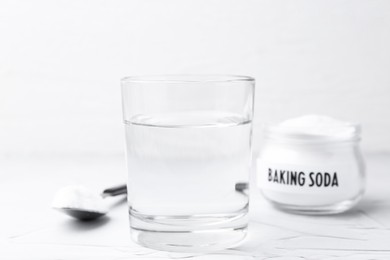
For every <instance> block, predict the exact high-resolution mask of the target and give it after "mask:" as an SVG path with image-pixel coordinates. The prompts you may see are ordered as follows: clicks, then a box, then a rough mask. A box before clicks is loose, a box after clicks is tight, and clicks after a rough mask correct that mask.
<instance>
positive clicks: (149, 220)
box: [130, 208, 248, 253]
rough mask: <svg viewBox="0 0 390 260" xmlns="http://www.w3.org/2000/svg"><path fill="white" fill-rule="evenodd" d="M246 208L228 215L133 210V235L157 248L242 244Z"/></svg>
mask: <svg viewBox="0 0 390 260" xmlns="http://www.w3.org/2000/svg"><path fill="white" fill-rule="evenodd" d="M247 224H248V216H247V208H245V209H244V210H242V211H240V212H238V213H235V214H229V215H222V214H218V215H191V216H150V215H141V214H140V213H138V212H134V211H130V232H131V238H132V239H133V240H134V241H135V242H136V243H138V244H140V245H142V246H145V247H148V248H151V249H156V250H162V251H170V252H186V253H205V252H214V251H219V250H223V249H226V248H230V247H234V246H237V245H238V244H240V242H242V241H243V240H244V238H245V236H246V233H247Z"/></svg>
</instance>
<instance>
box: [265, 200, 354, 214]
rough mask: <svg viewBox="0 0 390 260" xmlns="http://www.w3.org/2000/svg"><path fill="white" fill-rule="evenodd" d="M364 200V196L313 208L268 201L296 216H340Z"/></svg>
mask: <svg viewBox="0 0 390 260" xmlns="http://www.w3.org/2000/svg"><path fill="white" fill-rule="evenodd" d="M361 198H362V195H359V196H357V197H355V198H352V199H350V200H346V201H342V202H339V203H334V204H330V205H320V206H318V205H311V206H302V205H291V204H284V203H279V202H276V201H272V200H270V199H268V201H270V202H271V203H272V205H274V206H275V207H276V208H278V209H281V210H284V211H287V212H290V213H294V214H302V215H331V214H339V213H342V212H345V211H347V210H349V209H351V208H352V207H353V206H355V205H356V204H357V203H358V202H359V201H360V199H361Z"/></svg>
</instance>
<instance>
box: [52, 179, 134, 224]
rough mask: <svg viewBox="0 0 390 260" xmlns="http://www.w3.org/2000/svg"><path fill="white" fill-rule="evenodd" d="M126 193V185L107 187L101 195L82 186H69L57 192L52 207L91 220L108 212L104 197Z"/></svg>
mask: <svg viewBox="0 0 390 260" xmlns="http://www.w3.org/2000/svg"><path fill="white" fill-rule="evenodd" d="M126 193H127V187H126V185H120V186H116V187H111V188H108V189H105V190H104V191H103V192H102V193H101V194H100V196H99V195H97V194H94V193H93V192H91V191H89V190H88V189H86V188H85V187H82V186H68V187H64V188H63V189H61V190H59V191H58V192H57V194H56V196H55V198H54V200H53V205H52V207H53V208H54V209H56V210H59V211H61V212H63V213H65V214H67V215H69V216H71V217H73V218H76V219H78V220H84V221H90V220H94V219H97V218H100V217H102V216H104V215H106V214H107V213H108V210H109V208H108V207H107V206H106V205H105V204H104V198H106V197H113V196H117V195H122V194H126Z"/></svg>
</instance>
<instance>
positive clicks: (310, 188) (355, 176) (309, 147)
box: [257, 125, 365, 214]
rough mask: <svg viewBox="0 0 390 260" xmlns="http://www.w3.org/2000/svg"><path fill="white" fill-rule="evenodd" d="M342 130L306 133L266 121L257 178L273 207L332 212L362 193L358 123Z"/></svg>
mask: <svg viewBox="0 0 390 260" xmlns="http://www.w3.org/2000/svg"><path fill="white" fill-rule="evenodd" d="M348 129H349V131H348V133H347V134H341V135H310V134H303V133H304V131H299V129H296V128H294V129H291V128H290V129H286V127H280V126H270V127H267V128H266V129H265V133H264V144H263V147H262V150H261V152H260V157H259V159H258V161H257V172H258V174H257V178H258V184H259V186H260V188H261V191H262V193H263V195H264V197H265V198H266V199H267V200H269V201H270V202H271V203H272V204H273V205H275V206H276V207H277V208H280V209H283V210H287V211H291V212H295V213H301V214H334V213H340V212H343V211H346V210H348V209H350V208H351V207H353V206H354V205H355V204H356V203H357V202H358V201H359V200H360V199H361V197H362V195H363V193H364V185H365V170H364V168H365V167H364V162H363V157H362V154H361V151H360V147H359V142H360V127H359V126H358V125H349V128H348Z"/></svg>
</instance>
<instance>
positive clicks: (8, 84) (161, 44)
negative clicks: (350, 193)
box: [0, 0, 390, 156]
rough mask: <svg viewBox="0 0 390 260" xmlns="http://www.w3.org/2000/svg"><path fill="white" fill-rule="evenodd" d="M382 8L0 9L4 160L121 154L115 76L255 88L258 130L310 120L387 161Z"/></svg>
mask: <svg viewBox="0 0 390 260" xmlns="http://www.w3.org/2000/svg"><path fill="white" fill-rule="evenodd" d="M389 46H390V1H385V0H383V1H379V0H378V1H374V0H373V1H371V0H349V1H344V0H337V1H336V0H331V1H325V0H324V1H318V0H316V1H313V0H310V1H309V0H307V1H279V0H269V1H255V0H190V1H188V0H153V1H152V0H137V1H135V0H115V1H102V0H84V1H69V0H62V1H53V0H36V1H21V0H10V1H7V0H1V1H0V154H1V155H5V156H13V155H15V156H18V155H19V154H23V155H30V154H43V155H46V154H58V155H66V154H73V155H75V154H80V155H81V154H96V155H109V154H112V155H119V154H123V152H124V133H123V132H124V131H123V126H122V119H121V98H120V87H119V80H120V78H122V77H123V76H128V75H140V74H167V73H168V74H172V73H233V74H244V75H250V76H254V77H255V78H256V80H257V90H256V91H257V93H256V129H255V133H256V144H257V143H258V139H259V135H260V126H261V124H263V123H265V122H270V121H278V120H282V119H286V118H289V117H292V116H298V115H302V114H307V113H322V114H327V115H331V116H334V117H338V118H341V119H345V120H350V121H355V122H361V123H362V125H363V131H364V134H363V147H364V149H365V150H366V151H390V134H389V133H390V109H389V108H390V104H389V102H390V50H389V49H390V48H389Z"/></svg>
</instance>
